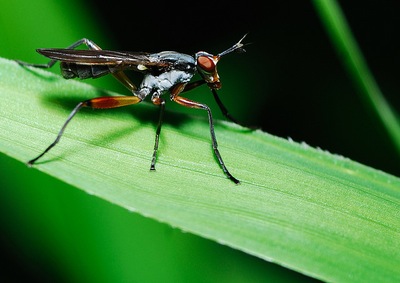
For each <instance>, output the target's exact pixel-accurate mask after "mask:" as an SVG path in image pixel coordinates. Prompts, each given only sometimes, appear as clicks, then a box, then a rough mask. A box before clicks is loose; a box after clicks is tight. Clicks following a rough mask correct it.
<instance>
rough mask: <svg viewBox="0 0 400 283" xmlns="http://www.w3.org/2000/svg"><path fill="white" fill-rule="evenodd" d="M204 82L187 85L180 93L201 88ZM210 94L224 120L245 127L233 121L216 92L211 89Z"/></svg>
mask: <svg viewBox="0 0 400 283" xmlns="http://www.w3.org/2000/svg"><path fill="white" fill-rule="evenodd" d="M205 83H206V82H205V80H198V81H195V82H192V83H189V84H187V85H186V86H185V87H184V89H183V90H182V92H186V91H189V90H192V89H194V88H196V87H198V86H201V85H203V84H205ZM211 92H212V94H213V96H214V99H215V101H216V102H217V104H218V107H219V109H221V112H222V114H223V115H224V116H225V118H227V119H228V120H230V121H232V122H233V123H235V124H238V125H240V126H242V127H247V126H246V125H244V124H243V123H241V122H239V121H238V120H237V119H235V118H234V117H232V115H231V114H230V113H229V112H228V109H227V108H226V107H225V105H224V104H223V103H222V101H221V99H220V98H219V96H218V94H217V91H216V90H215V89H213V88H211ZM249 128H251V129H255V128H256V127H249Z"/></svg>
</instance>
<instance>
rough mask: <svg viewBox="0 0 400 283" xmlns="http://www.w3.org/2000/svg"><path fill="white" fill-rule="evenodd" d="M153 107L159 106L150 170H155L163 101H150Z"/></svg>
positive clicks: (158, 99)
mask: <svg viewBox="0 0 400 283" xmlns="http://www.w3.org/2000/svg"><path fill="white" fill-rule="evenodd" d="M152 101H153V103H154V104H155V105H160V115H159V118H158V125H157V130H156V139H155V142H154V151H153V158H152V159H151V165H150V170H152V171H154V170H156V167H155V166H156V159H157V150H158V142H159V140H160V133H161V125H162V121H163V117H164V109H165V100H164V99H162V98H160V97H154V98H153V99H152Z"/></svg>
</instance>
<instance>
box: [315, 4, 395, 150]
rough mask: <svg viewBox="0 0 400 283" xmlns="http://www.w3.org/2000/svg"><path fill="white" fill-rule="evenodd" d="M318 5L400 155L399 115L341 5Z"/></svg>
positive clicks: (358, 84) (344, 59)
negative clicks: (382, 90)
mask: <svg viewBox="0 0 400 283" xmlns="http://www.w3.org/2000/svg"><path fill="white" fill-rule="evenodd" d="M314 5H315V7H316V10H317V12H318V13H319V15H320V18H321V20H322V22H323V23H324V25H325V27H326V29H327V31H328V34H329V36H330V37H331V40H332V42H333V44H334V45H335V47H336V49H337V51H338V53H339V54H340V56H341V57H342V58H343V61H344V63H345V65H346V67H347V69H348V71H349V74H350V75H351V77H352V79H353V80H354V82H355V84H356V85H357V86H358V87H359V89H360V90H361V94H362V97H363V99H364V100H365V101H366V103H367V104H368V105H369V106H370V108H371V109H373V110H374V111H375V113H376V114H377V116H378V117H379V119H380V120H381V122H382V124H383V126H384V127H385V129H386V131H387V132H388V134H389V136H390V138H391V140H392V141H393V143H394V145H395V147H396V149H397V150H398V153H399V154H400V120H399V116H398V114H397V113H395V111H394V110H393V109H392V108H391V107H390V105H389V103H388V102H387V101H386V99H385V97H384V96H383V94H382V92H381V90H380V89H379V86H378V84H377V83H376V81H375V79H374V77H373V75H372V74H371V71H370V70H369V68H368V66H367V63H366V62H365V59H364V57H363V55H362V52H361V50H360V48H359V47H358V45H357V42H356V40H355V39H354V37H353V35H352V33H351V31H350V28H349V26H348V24H347V21H346V19H345V16H344V15H343V12H342V11H341V9H340V6H339V5H338V3H337V2H336V1H335V0H314Z"/></svg>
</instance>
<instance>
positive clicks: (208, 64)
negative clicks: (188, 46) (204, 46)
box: [197, 56, 215, 73]
mask: <svg viewBox="0 0 400 283" xmlns="http://www.w3.org/2000/svg"><path fill="white" fill-rule="evenodd" d="M197 64H198V65H199V67H200V68H201V69H202V70H203V71H204V72H207V73H212V72H214V70H215V63H214V61H213V60H212V59H211V58H210V57H206V56H200V57H199V58H197Z"/></svg>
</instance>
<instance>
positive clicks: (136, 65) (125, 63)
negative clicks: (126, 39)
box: [37, 48, 171, 71]
mask: <svg viewBox="0 0 400 283" xmlns="http://www.w3.org/2000/svg"><path fill="white" fill-rule="evenodd" d="M37 52H39V53H40V54H42V55H44V56H46V57H48V58H50V59H53V60H58V61H61V62H65V63H72V64H77V65H102V66H108V67H109V68H111V69H114V68H115V69H119V70H123V69H134V70H136V71H145V70H147V69H153V68H168V67H169V66H170V64H171V63H170V62H167V61H163V60H157V59H155V58H151V57H150V56H149V53H145V52H125V51H112V50H76V49H56V48H49V49H44V48H43V49H37Z"/></svg>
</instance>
